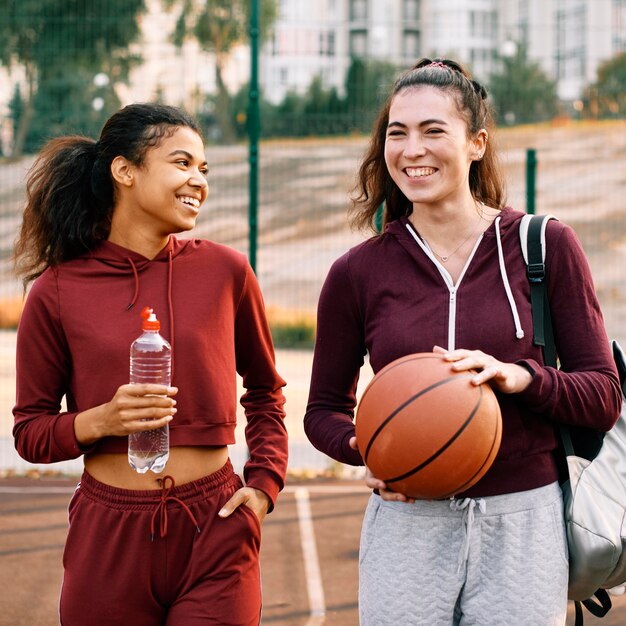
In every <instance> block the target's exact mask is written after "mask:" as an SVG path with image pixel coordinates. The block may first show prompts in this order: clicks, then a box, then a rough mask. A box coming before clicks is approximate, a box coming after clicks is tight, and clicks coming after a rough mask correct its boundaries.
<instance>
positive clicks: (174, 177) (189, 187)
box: [112, 126, 208, 238]
mask: <svg viewBox="0 0 626 626" xmlns="http://www.w3.org/2000/svg"><path fill="white" fill-rule="evenodd" d="M116 166H117V169H116ZM112 172H113V174H114V177H115V179H116V182H117V183H118V184H117V198H118V202H117V205H116V208H115V211H114V214H113V219H114V221H115V219H116V217H117V218H121V219H120V221H122V222H123V223H125V224H126V225H131V224H132V227H133V228H134V229H138V230H140V231H143V232H144V233H145V234H146V235H148V236H156V237H157V238H158V237H167V236H168V235H170V234H173V233H178V232H183V231H187V230H191V229H192V228H193V227H194V226H195V223H196V218H197V217H198V213H199V211H200V206H201V204H202V203H203V202H204V201H205V200H206V198H207V195H208V183H207V179H206V177H207V173H208V167H207V162H206V158H205V155H204V144H203V142H202V138H201V137H200V136H199V135H198V134H197V133H196V132H195V131H194V130H192V129H191V128H187V127H184V126H181V127H178V128H176V129H175V130H173V132H172V133H171V134H170V133H167V134H166V135H165V136H164V137H163V138H162V139H161V140H160V142H159V143H158V145H156V146H155V147H152V148H148V150H147V152H146V154H145V156H144V159H143V162H142V163H141V165H134V164H132V163H129V162H128V161H126V160H125V159H123V158H122V157H118V159H115V160H114V162H113V164H112Z"/></svg>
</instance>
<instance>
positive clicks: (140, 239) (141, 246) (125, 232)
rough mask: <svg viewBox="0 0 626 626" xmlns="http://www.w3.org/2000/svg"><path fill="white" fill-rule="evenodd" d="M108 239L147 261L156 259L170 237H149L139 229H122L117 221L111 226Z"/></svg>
mask: <svg viewBox="0 0 626 626" xmlns="http://www.w3.org/2000/svg"><path fill="white" fill-rule="evenodd" d="M107 239H108V240H109V241H110V242H111V243H114V244H117V245H118V246H122V247H123V248H126V249H127V250H132V251H133V252H137V253H138V254H141V255H142V256H144V257H146V258H147V259H154V258H155V257H156V256H157V254H159V252H161V250H163V248H165V246H166V245H167V243H168V241H169V235H165V236H162V237H159V236H154V235H151V236H150V235H147V234H146V233H143V232H142V231H141V230H140V229H137V228H133V227H130V228H120V226H119V224H116V223H115V221H113V223H112V224H111V232H110V233H109V236H108V237H107Z"/></svg>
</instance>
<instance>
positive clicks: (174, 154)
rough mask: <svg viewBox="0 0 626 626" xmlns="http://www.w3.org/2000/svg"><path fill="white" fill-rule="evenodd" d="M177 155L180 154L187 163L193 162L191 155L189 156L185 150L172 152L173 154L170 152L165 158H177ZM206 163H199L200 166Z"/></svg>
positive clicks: (189, 153)
mask: <svg viewBox="0 0 626 626" xmlns="http://www.w3.org/2000/svg"><path fill="white" fill-rule="evenodd" d="M179 154H182V155H183V156H184V157H186V158H187V159H188V160H189V161H193V154H191V152H187V150H174V151H173V152H170V153H169V154H168V155H167V156H168V157H173V156H177V155H179ZM206 164H207V162H206V161H204V162H203V163H201V165H206Z"/></svg>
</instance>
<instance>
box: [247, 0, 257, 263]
mask: <svg viewBox="0 0 626 626" xmlns="http://www.w3.org/2000/svg"><path fill="white" fill-rule="evenodd" d="M251 9H252V10H251V12H250V95H249V100H248V139H249V144H250V147H249V153H248V154H249V157H248V161H249V163H250V189H249V191H250V197H249V199H248V203H249V204H248V257H249V261H250V265H251V266H252V269H253V271H254V272H256V252H257V238H258V224H257V215H258V207H259V135H260V114H259V0H252V7H251Z"/></svg>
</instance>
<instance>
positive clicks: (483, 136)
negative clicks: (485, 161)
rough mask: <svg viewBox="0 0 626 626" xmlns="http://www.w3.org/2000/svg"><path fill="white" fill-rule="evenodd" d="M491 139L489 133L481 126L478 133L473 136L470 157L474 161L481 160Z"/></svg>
mask: <svg viewBox="0 0 626 626" xmlns="http://www.w3.org/2000/svg"><path fill="white" fill-rule="evenodd" d="M488 139H489V133H488V132H487V131H486V130H485V129H484V128H481V129H480V130H479V131H478V132H477V133H476V135H474V137H473V138H472V141H471V148H470V159H471V160H472V161H480V160H481V159H482V158H483V155H484V154H485V150H486V149H487V141H488Z"/></svg>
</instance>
